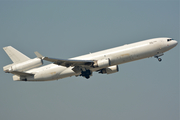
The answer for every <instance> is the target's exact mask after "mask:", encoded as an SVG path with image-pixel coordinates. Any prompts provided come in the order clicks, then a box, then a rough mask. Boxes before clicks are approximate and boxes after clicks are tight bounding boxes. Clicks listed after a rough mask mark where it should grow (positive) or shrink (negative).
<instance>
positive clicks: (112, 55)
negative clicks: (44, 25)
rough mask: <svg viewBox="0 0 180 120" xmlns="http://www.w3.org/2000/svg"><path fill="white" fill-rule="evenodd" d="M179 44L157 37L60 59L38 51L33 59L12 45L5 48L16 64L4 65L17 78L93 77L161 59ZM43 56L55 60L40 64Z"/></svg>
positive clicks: (5, 69)
mask: <svg viewBox="0 0 180 120" xmlns="http://www.w3.org/2000/svg"><path fill="white" fill-rule="evenodd" d="M177 44H178V42H177V41H176V40H173V39H172V38H165V37H164V38H154V39H148V40H144V41H140V42H136V43H132V44H127V45H123V46H120V47H115V48H111V49H107V50H103V51H99V52H95V53H90V54H87V55H82V56H78V57H75V58H70V59H57V58H51V57H46V56H43V55H41V54H40V53H38V52H35V54H36V56H37V57H36V58H34V59H30V58H29V57H27V56H26V55H24V54H23V53H21V52H19V51H18V50H16V49H15V48H13V47H11V46H7V47H4V48H3V49H4V51H5V52H6V53H7V55H8V56H9V57H10V59H11V60H12V61H13V64H10V65H7V66H4V67H3V70H4V71H5V72H6V73H12V74H14V76H13V80H14V81H50V80H58V79H62V78H66V77H71V76H82V77H85V78H87V79H88V78H90V76H92V73H93V72H99V73H101V74H112V73H116V72H118V71H119V68H118V65H119V64H123V63H127V62H131V61H135V60H140V59H144V58H149V57H155V58H157V59H158V61H162V59H161V58H160V57H161V56H162V55H164V52H166V51H168V50H170V49H172V48H173V47H175V46H176V45H177ZM43 60H46V61H50V62H52V64H49V65H45V66H42V67H40V66H41V65H42V64H43Z"/></svg>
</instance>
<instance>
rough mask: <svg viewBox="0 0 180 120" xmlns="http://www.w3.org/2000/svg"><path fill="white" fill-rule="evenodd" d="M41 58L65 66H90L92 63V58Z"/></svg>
mask: <svg viewBox="0 0 180 120" xmlns="http://www.w3.org/2000/svg"><path fill="white" fill-rule="evenodd" d="M43 60H47V61H50V62H53V63H54V64H57V65H62V66H65V67H69V66H90V65H92V64H93V63H94V61H92V60H72V59H68V60H65V59H56V58H49V57H44V58H43Z"/></svg>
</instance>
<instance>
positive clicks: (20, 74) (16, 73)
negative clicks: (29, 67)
mask: <svg viewBox="0 0 180 120" xmlns="http://www.w3.org/2000/svg"><path fill="white" fill-rule="evenodd" d="M11 73H12V74H14V75H18V76H22V77H29V76H34V74H32V73H27V72H19V71H13V72H11Z"/></svg>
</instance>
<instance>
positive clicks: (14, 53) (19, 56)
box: [3, 46, 30, 63]
mask: <svg viewBox="0 0 180 120" xmlns="http://www.w3.org/2000/svg"><path fill="white" fill-rule="evenodd" d="M3 49H4V51H5V52H6V53H7V55H8V56H9V57H10V59H11V60H12V61H13V63H20V62H24V61H27V60H30V58H29V57H27V56H26V55H24V54H23V53H21V52H19V51H18V50H16V49H15V48H13V47H12V46H7V47H4V48H3Z"/></svg>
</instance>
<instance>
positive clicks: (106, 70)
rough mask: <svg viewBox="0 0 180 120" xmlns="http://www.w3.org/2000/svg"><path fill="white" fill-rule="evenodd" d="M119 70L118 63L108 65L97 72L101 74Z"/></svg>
mask: <svg viewBox="0 0 180 120" xmlns="http://www.w3.org/2000/svg"><path fill="white" fill-rule="evenodd" d="M118 71H119V68H118V65H114V66H110V67H107V68H104V69H101V70H100V71H99V73H101V74H112V73H116V72H118Z"/></svg>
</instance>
